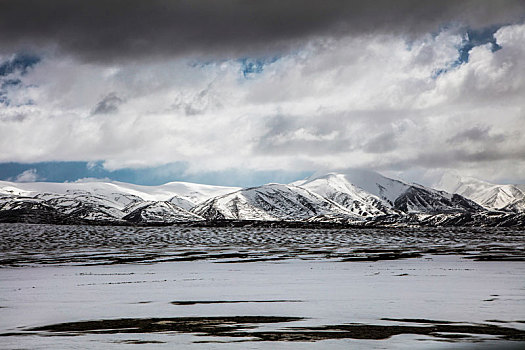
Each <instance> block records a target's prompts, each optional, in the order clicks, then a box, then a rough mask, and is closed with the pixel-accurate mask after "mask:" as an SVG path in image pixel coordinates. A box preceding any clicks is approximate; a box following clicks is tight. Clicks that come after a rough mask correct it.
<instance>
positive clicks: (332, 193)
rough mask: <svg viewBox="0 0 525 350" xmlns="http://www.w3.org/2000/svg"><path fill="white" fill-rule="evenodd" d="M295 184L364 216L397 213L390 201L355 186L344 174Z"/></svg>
mask: <svg viewBox="0 0 525 350" xmlns="http://www.w3.org/2000/svg"><path fill="white" fill-rule="evenodd" d="M294 184H295V185H297V186H299V187H301V188H304V189H307V190H309V191H311V192H314V193H317V194H319V195H321V196H323V197H325V198H328V199H331V200H332V201H334V202H336V203H338V204H340V205H341V206H343V207H344V208H346V209H348V210H350V211H351V212H352V213H354V214H356V215H359V216H362V217H370V216H376V215H385V214H396V213H397V211H396V210H394V209H393V208H392V206H391V204H390V203H388V202H386V201H385V200H383V199H381V198H379V197H378V196H376V195H373V194H371V193H369V192H366V191H365V190H363V189H362V188H359V187H357V186H355V185H354V184H352V183H351V182H349V181H348V179H347V178H346V177H345V175H344V174H337V173H329V174H326V175H323V176H319V177H314V178H310V179H307V180H304V181H297V182H295V183H294Z"/></svg>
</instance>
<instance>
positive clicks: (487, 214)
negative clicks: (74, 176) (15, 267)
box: [0, 169, 525, 226]
mask: <svg viewBox="0 0 525 350" xmlns="http://www.w3.org/2000/svg"><path fill="white" fill-rule="evenodd" d="M452 180H454V181H452ZM452 180H451V179H450V178H448V179H445V180H444V181H442V185H443V186H444V187H446V188H448V189H449V190H453V191H455V192H459V193H460V194H458V193H454V194H451V193H448V192H444V191H439V190H435V189H432V188H429V187H425V186H421V185H418V184H409V183H405V182H403V181H400V180H394V179H390V178H387V177H385V176H383V175H381V174H378V173H376V172H372V171H366V170H355V169H354V170H346V171H344V172H340V173H328V174H324V175H320V176H312V177H310V178H308V179H306V180H302V181H296V182H294V183H293V184H290V185H282V184H267V185H263V186H259V187H252V188H245V189H240V188H236V187H221V186H209V185H200V184H191V183H185V182H171V183H168V184H165V185H161V186H139V185H133V184H126V183H122V182H79V183H45V182H40V183H38V182H36V183H14V182H7V181H0V222H30V223H70V224H86V223H87V224H130V223H131V224H155V225H157V224H172V223H178V222H197V223H198V222H200V221H203V220H208V221H214V220H240V221H245V220H256V221H271V222H273V223H272V224H275V223H276V222H278V221H302V222H303V223H312V225H315V224H326V223H329V224H341V225H348V224H351V225H358V226H374V225H375V226H396V225H429V226H432V225H434V226H436V225H452V226H453V225H478V226H483V225H492V226H498V225H502V226H513V225H514V226H516V225H517V226H519V225H523V224H524V222H525V210H524V209H525V195H524V193H525V188H523V187H522V188H520V187H519V186H514V185H494V184H489V183H486V182H483V181H479V180H475V179H474V180H473V179H468V181H466V180H465V179H462V181H457V179H452ZM443 186H442V188H443ZM461 194H464V195H465V197H464V196H462V195H461ZM466 197H471V198H476V200H480V202H481V203H482V204H483V205H484V207H485V208H497V209H502V210H505V211H507V212H504V211H494V210H492V211H490V210H488V209H485V208H484V207H482V206H481V205H478V204H476V203H475V202H474V201H472V200H470V199H467V198H466ZM209 224H211V225H213V222H211V223H210V222H208V223H207V224H206V225H209ZM199 225H200V224H199Z"/></svg>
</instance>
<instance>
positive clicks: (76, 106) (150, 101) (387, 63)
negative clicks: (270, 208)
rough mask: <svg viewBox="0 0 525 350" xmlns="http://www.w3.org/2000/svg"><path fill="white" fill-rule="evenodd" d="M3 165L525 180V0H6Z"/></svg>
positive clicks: (88, 172) (181, 173)
mask: <svg viewBox="0 0 525 350" xmlns="http://www.w3.org/2000/svg"><path fill="white" fill-rule="evenodd" d="M0 33H2V35H1V36H0V149H1V150H2V151H1V152H0V179H17V178H19V179H20V180H22V181H32V180H44V181H74V180H77V179H79V178H84V177H102V178H105V177H108V178H110V179H115V180H121V181H127V182H134V183H141V184H159V183H164V182H168V181H176V180H185V181H193V182H202V183H209V184H216V185H218V184H222V185H233V186H235V185H239V186H252V185H259V184H262V183H268V182H283V183H287V182H291V181H294V180H297V179H300V178H304V177H307V176H308V175H310V174H312V173H314V172H315V171H317V170H319V169H329V170H330V169H337V168H346V167H359V168H367V169H373V170H377V171H380V172H381V173H383V174H385V175H387V176H391V177H398V178H404V179H406V180H407V181H414V182H419V183H423V184H432V183H435V182H436V179H437V178H438V177H439V176H441V174H442V173H443V172H446V171H451V170H453V171H456V172H458V173H461V174H463V175H471V176H475V177H478V178H482V179H484V180H488V181H492V182H495V183H525V134H524V132H525V127H524V125H525V102H524V100H525V99H524V98H523V96H525V59H524V58H525V2H524V1H510V0H509V1H470V0H465V1H412V0H401V1H384V0H377V1H323V2H317V1H296V0H289V1H264V2H248V1H237V0H224V1H220V2H217V1H212V0H194V1H161V0H153V1H147V2H146V1H135V0H126V1H124V0H108V1H98V0H94V1H66V0H57V1H35V0H17V1H14V0H2V1H0Z"/></svg>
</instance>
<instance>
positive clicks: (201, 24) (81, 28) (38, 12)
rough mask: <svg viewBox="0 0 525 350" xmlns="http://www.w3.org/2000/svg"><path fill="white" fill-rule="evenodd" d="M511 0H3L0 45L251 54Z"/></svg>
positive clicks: (483, 19) (507, 18) (435, 20)
mask: <svg viewBox="0 0 525 350" xmlns="http://www.w3.org/2000/svg"><path fill="white" fill-rule="evenodd" d="M524 10H525V4H524V2H523V1H520V0H499V1H492V0H441V1H420V0H396V1H390V0H374V1H357V0H325V1H303V0H287V1H276V0H266V1H243V0H221V1H216V0H182V1H168V0H148V1H142V0H90V1H71V0H53V1H40V0H4V1H2V2H0V32H1V33H2V42H1V46H2V47H3V48H7V49H10V50H11V51H17V50H20V49H21V48H22V49H23V48H26V47H30V48H32V47H35V46H37V47H39V46H40V47H53V48H55V49H58V50H60V51H62V52H65V53H68V54H73V55H75V56H76V57H79V58H80V59H82V60H88V61H113V62H115V61H117V62H118V61H121V60H122V59H130V60H137V59H141V58H145V57H149V58H151V57H159V56H160V57H163V56H171V57H172V56H173V55H178V56H180V55H184V54H200V55H213V56H214V57H216V56H217V55H222V56H223V57H231V55H237V56H239V55H252V54H254V53H256V52H257V53H259V54H260V53H266V52H268V51H276V50H277V51H279V50H282V49H283V48H291V47H293V48H296V47H297V46H298V45H299V46H300V45H302V44H304V43H305V42H307V41H308V40H310V39H312V38H318V37H333V38H340V37H343V36H347V35H362V34H365V33H367V34H384V33H393V34H406V35H410V36H414V35H416V36H418V35H420V34H422V33H428V32H437V31H438V30H439V29H440V28H441V27H443V26H444V25H450V24H454V23H461V24H463V25H466V26H469V27H471V28H480V27H487V26H491V25H495V24H498V25H499V24H509V23H513V22H515V21H519V20H522V19H523V14H524Z"/></svg>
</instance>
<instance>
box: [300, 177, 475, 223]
mask: <svg viewBox="0 0 525 350" xmlns="http://www.w3.org/2000/svg"><path fill="white" fill-rule="evenodd" d="M294 184H295V185H297V186H300V187H303V188H306V189H308V190H310V191H312V192H315V193H317V194H320V195H322V196H325V197H327V198H329V199H331V200H333V201H335V202H337V203H339V204H340V205H342V206H344V207H345V208H347V209H349V210H351V211H352V212H354V213H356V214H358V215H361V216H375V215H381V214H394V213H399V212H403V213H441V212H464V211H479V210H482V208H481V207H480V206H479V205H477V204H476V203H474V202H472V201H470V200H468V199H465V198H463V197H462V196H459V195H457V194H450V193H447V192H444V191H438V190H434V189H432V188H429V187H425V186H422V185H418V184H408V183H405V182H403V181H400V180H394V179H390V178H388V177H385V176H383V175H381V174H379V173H376V172H373V171H368V170H361V169H350V170H346V171H344V172H341V173H329V174H326V175H321V176H316V177H313V178H309V179H307V180H305V181H302V182H300V181H298V182H295V183H294Z"/></svg>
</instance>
